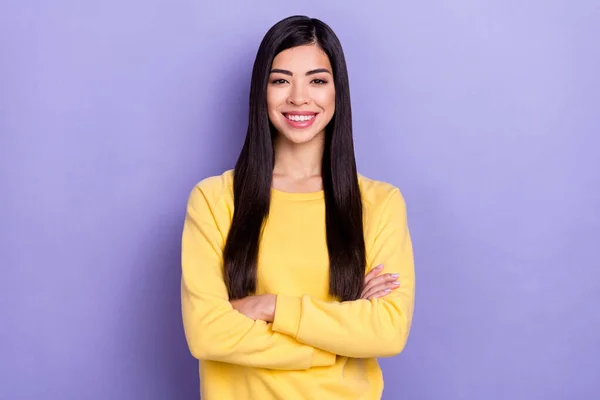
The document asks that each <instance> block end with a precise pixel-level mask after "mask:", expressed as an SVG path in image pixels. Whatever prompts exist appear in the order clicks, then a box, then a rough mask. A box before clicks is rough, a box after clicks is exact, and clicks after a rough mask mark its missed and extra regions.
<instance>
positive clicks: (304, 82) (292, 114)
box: [267, 45, 335, 144]
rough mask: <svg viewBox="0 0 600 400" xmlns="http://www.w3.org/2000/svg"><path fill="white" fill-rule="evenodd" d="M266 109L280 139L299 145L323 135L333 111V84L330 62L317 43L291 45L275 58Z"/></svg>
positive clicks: (268, 87)
mask: <svg viewBox="0 0 600 400" xmlns="http://www.w3.org/2000/svg"><path fill="white" fill-rule="evenodd" d="M267 109H268V111H269V119H270V120H271V123H272V124H273V126H274V127H275V129H276V130H277V133H278V136H279V138H280V139H285V140H289V141H290V142H292V143H296V144H301V143H307V142H310V141H312V140H313V139H315V138H317V137H319V136H323V135H324V133H325V127H326V126H327V124H328V123H329V121H331V118H332V117H333V114H334V111H335V86H334V84H333V71H332V68H331V63H330V62H329V58H328V57H327V55H326V54H325V53H324V52H323V50H321V48H320V47H319V46H316V45H306V46H298V47H292V48H290V49H287V50H284V51H282V52H281V53H279V54H278V55H277V56H276V57H275V59H274V60H273V65H272V67H271V74H270V76H269V84H268V86H267Z"/></svg>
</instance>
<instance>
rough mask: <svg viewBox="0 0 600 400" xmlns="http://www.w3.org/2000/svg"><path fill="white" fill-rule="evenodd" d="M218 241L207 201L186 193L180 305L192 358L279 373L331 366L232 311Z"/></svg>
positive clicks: (324, 356) (197, 192)
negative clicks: (187, 198)
mask: <svg viewBox="0 0 600 400" xmlns="http://www.w3.org/2000/svg"><path fill="white" fill-rule="evenodd" d="M223 248H224V238H223V235H222V234H221V232H220V230H219V229H218V226H217V224H216V222H215V219H214V216H213V213H212V211H211V208H210V206H209V203H208V201H207V200H206V197H205V195H204V193H203V191H202V189H201V187H199V186H196V187H195V188H194V190H193V191H192V193H191V194H190V197H189V200H188V205H187V212H186V217H185V222H184V227H183V237H182V280H181V303H182V315H183V325H184V331H185V336H186V340H187V343H188V346H189V349H190V352H191V353H192V355H193V356H194V357H195V358H197V359H203V360H212V361H221V362H226V363H231V364H237V365H243V366H249V367H257V368H268V369H281V370H301V369H308V368H311V367H318V366H328V365H333V364H334V363H335V360H336V356H335V354H332V353H329V352H327V351H324V350H320V349H317V348H314V347H312V346H310V345H306V344H301V343H299V342H298V341H297V340H296V339H294V338H292V337H291V336H288V335H285V334H281V333H277V332H274V331H273V330H272V329H271V324H267V323H266V322H264V321H254V320H252V319H250V318H248V317H246V316H245V315H243V314H241V313H239V312H238V311H237V310H235V309H233V307H232V305H231V303H230V302H229V300H228V294H227V289H226V286H225V283H224V280H223V269H222V264H223V259H222V249H223Z"/></svg>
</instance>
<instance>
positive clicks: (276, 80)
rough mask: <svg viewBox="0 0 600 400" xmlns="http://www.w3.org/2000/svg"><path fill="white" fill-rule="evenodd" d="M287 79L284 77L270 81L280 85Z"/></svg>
mask: <svg viewBox="0 0 600 400" xmlns="http://www.w3.org/2000/svg"><path fill="white" fill-rule="evenodd" d="M286 82H287V81H286V80H285V79H275V80H274V81H272V82H271V83H273V84H274V85H282V84H284V83H286Z"/></svg>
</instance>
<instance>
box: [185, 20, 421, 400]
mask: <svg viewBox="0 0 600 400" xmlns="http://www.w3.org/2000/svg"><path fill="white" fill-rule="evenodd" d="M182 269H183V276H182V310H183V321H184V327H185V333H186V338H187V341H188V344H189V348H190V351H191V353H192V354H193V355H194V357H196V358H197V359H199V360H200V381H201V397H202V399H204V400H246V399H248V400H250V399H251V400H270V399H281V400H300V399H302V400H306V399H318V400H334V399H344V400H345V399H366V400H375V399H380V398H381V394H382V391H383V379H382V373H381V370H380V368H379V365H378V363H377V357H386V356H392V355H395V354H398V353H399V352H400V351H401V350H402V349H403V347H404V345H405V343H406V340H407V337H408V333H409V330H410V324H411V318H412V313H413V302H414V300H413V299H414V270H413V254H412V245H411V240H410V235H409V232H408V228H407V222H406V210H405V204H404V200H403V198H402V195H401V194H400V192H399V190H398V189H397V188H395V187H393V186H391V185H389V184H387V183H384V182H379V181H375V180H371V179H368V178H366V177H364V176H362V175H360V174H358V173H357V171H356V163H355V159H354V149H353V144H352V124H351V110H350V94H349V84H348V75H347V71H346V64H345V60H344V55H343V52H342V47H341V45H340V43H339V41H338V39H337V37H336V35H335V34H334V33H333V31H332V30H331V29H330V28H329V27H328V26H327V25H325V24H324V23H323V22H321V21H319V20H316V19H310V18H307V17H291V18H287V19H285V20H283V21H280V22H279V23H277V24H276V25H275V26H273V27H272V28H271V29H270V30H269V32H268V33H267V34H266V36H265V38H264V39H263V41H262V43H261V45H260V48H259V50H258V54H257V57H256V61H255V64H254V69H253V73H252V83H251V90H250V117H249V124H248V132H247V136H246V141H245V143H244V146H243V149H242V151H241V154H240V156H239V159H238V161H237V163H236V165H235V169H234V170H233V171H227V172H225V173H224V174H222V175H220V176H214V177H209V178H207V179H204V180H203V181H201V182H200V183H198V184H197V185H196V187H195V188H194V189H193V191H192V193H191V195H190V197H189V202H188V208H187V215H186V219H185V225H184V230H183V240H182Z"/></svg>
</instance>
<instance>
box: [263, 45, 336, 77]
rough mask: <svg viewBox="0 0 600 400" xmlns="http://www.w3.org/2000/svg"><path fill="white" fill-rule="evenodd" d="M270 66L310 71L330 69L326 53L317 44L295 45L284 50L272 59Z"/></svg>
mask: <svg viewBox="0 0 600 400" xmlns="http://www.w3.org/2000/svg"><path fill="white" fill-rule="evenodd" d="M272 68H277V69H285V70H288V71H292V72H294V71H297V72H302V71H310V70H313V69H317V68H327V69H329V70H331V63H330V61H329V57H327V54H325V52H324V51H323V50H322V49H321V48H320V47H319V46H317V45H306V46H297V47H292V48H290V49H287V50H284V51H282V52H281V53H279V54H277V56H275V58H274V59H273V66H272Z"/></svg>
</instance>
